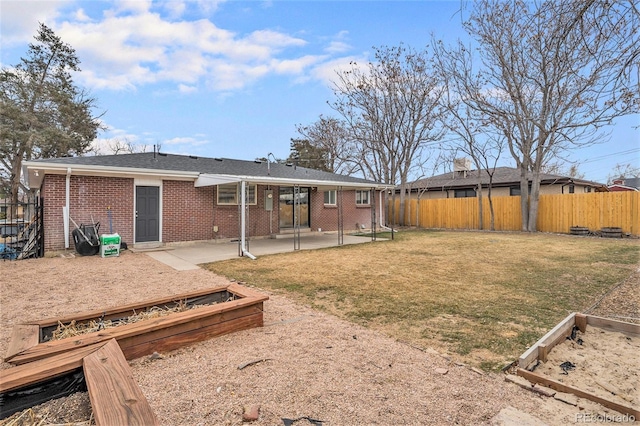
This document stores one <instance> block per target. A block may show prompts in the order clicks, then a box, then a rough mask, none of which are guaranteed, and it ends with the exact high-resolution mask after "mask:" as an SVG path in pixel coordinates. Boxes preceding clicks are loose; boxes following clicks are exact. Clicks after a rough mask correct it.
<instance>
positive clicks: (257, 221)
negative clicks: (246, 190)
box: [212, 185, 279, 238]
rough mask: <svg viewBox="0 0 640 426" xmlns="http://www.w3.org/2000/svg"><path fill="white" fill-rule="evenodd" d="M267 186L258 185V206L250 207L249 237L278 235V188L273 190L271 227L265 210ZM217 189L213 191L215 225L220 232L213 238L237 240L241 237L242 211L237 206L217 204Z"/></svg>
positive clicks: (251, 205) (247, 231) (248, 220)
mask: <svg viewBox="0 0 640 426" xmlns="http://www.w3.org/2000/svg"><path fill="white" fill-rule="evenodd" d="M266 189H267V187H266V186H263V185H258V187H257V188H256V191H257V200H256V201H257V202H256V204H249V205H248V213H247V217H248V219H247V223H248V225H247V228H246V233H247V236H249V237H252V236H258V235H259V236H266V235H269V234H270V233H278V232H279V230H278V188H277V187H272V189H273V212H272V214H271V217H272V222H271V227H269V216H270V214H269V212H268V211H266V210H265V209H264V202H265V190H266ZM216 191H217V187H214V190H213V200H214V203H213V224H212V225H215V226H217V227H218V232H217V233H215V235H214V237H213V238H237V237H239V236H240V209H239V208H238V206H237V205H219V204H218V203H217V192H216Z"/></svg>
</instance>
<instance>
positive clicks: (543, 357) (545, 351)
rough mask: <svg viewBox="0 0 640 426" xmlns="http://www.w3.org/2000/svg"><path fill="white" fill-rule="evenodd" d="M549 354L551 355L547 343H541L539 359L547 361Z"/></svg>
mask: <svg viewBox="0 0 640 426" xmlns="http://www.w3.org/2000/svg"><path fill="white" fill-rule="evenodd" d="M547 355H549V351H548V349H547V345H545V344H544V343H540V344H539V345H538V359H539V360H540V361H542V362H547Z"/></svg>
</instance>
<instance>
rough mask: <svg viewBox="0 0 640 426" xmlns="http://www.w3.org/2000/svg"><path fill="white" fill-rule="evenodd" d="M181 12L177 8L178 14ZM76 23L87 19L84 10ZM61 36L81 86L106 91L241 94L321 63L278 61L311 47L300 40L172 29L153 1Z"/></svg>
mask: <svg viewBox="0 0 640 426" xmlns="http://www.w3.org/2000/svg"><path fill="white" fill-rule="evenodd" d="M198 5H200V4H199V3H198ZM181 10H184V8H182V7H179V6H176V8H175V12H176V13H178V12H180V11H181ZM75 15H76V16H77V17H78V16H79V17H84V16H86V14H85V13H84V12H83V11H81V10H78V11H76V12H75ZM56 33H57V34H59V35H60V36H61V37H62V39H63V40H64V41H65V42H67V43H69V44H70V45H71V46H73V47H74V48H75V49H76V51H77V53H78V57H79V58H80V60H81V61H82V63H81V68H82V70H83V71H82V72H81V73H80V74H79V75H78V76H77V80H78V81H79V82H81V83H82V84H84V85H86V86H88V87H92V88H99V89H113V90H135V88H136V87H138V86H140V85H145V84H153V83H162V82H172V83H176V84H177V85H184V86H182V87H181V86H178V87H181V88H180V90H181V91H182V90H184V89H186V88H187V87H189V86H193V85H194V84H195V83H196V82H197V81H200V80H203V81H205V82H206V83H207V85H208V86H209V87H211V88H214V89H215V90H222V91H227V90H235V89H240V88H243V87H246V86H247V85H248V84H251V83H252V82H254V81H256V80H257V79H259V78H262V77H264V76H266V75H267V74H269V73H280V74H296V73H301V72H304V71H305V69H306V68H307V67H308V66H310V65H311V64H313V63H316V62H317V61H318V60H319V59H317V58H315V57H313V56H310V55H305V56H301V57H293V58H291V57H285V58H281V57H279V56H281V55H283V53H282V52H283V51H284V50H286V49H291V48H297V47H301V46H304V45H306V43H307V42H306V41H305V40H303V39H301V38H297V37H293V36H290V35H288V34H285V33H282V32H277V31H273V30H258V31H253V32H251V33H249V34H248V35H246V36H242V35H239V34H237V33H234V32H232V31H228V30H225V29H221V28H219V27H217V26H216V25H215V24H213V23H212V22H211V21H209V20H207V19H200V20H196V21H186V20H177V21H171V20H169V18H164V17H163V16H161V15H160V14H159V13H158V12H156V11H154V10H153V7H152V5H151V3H150V2H149V1H137V0H134V1H127V2H118V3H117V7H116V8H114V9H111V10H109V11H108V12H105V14H104V18H103V19H102V20H101V21H100V22H97V21H93V22H91V21H86V20H77V19H76V20H74V21H65V22H62V23H61V24H60V25H59V26H58V28H57V29H56ZM287 56H290V54H289V55H287Z"/></svg>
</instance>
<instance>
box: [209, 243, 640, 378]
mask: <svg viewBox="0 0 640 426" xmlns="http://www.w3.org/2000/svg"><path fill="white" fill-rule="evenodd" d="M395 237H396V238H395V239H394V240H389V241H377V242H373V243H366V244H360V245H348V246H341V247H335V248H329V249H322V250H302V251H298V252H293V253H286V254H278V255H271V256H262V257H260V258H258V259H257V260H255V261H251V260H249V259H247V258H241V259H234V260H229V261H224V262H216V263H211V264H208V265H207V266H206V267H207V268H208V269H209V270H211V271H213V272H215V273H217V274H221V275H224V276H226V277H228V278H231V279H235V280H237V281H243V282H246V283H247V284H248V285H253V286H256V287H260V288H264V289H268V290H271V291H274V292H277V293H282V294H286V295H287V296H288V297H291V298H293V299H295V300H297V301H298V302H300V303H304V304H307V305H310V306H312V307H314V308H316V309H320V310H323V311H326V312H329V313H331V314H334V315H336V316H339V317H342V318H345V319H347V320H349V321H353V322H356V323H359V324H362V325H364V326H366V327H369V328H372V329H376V330H379V331H381V332H383V333H386V334H388V335H390V336H393V337H395V338H396V339H398V340H402V341H406V342H408V343H410V344H412V345H415V346H418V347H422V348H427V347H432V348H435V349H436V350H439V351H441V352H445V353H449V354H451V355H453V356H454V357H455V358H457V359H461V360H463V361H465V362H468V363H471V364H473V365H477V366H480V367H482V368H484V369H498V368H500V367H502V366H504V365H505V364H507V363H509V362H511V361H513V360H514V359H516V358H517V357H518V356H519V355H520V354H521V353H522V352H524V351H525V349H526V348H527V346H529V345H531V344H533V343H534V342H535V341H536V340H538V339H539V338H540V337H541V336H543V335H544V334H545V333H546V332H547V331H548V330H549V329H551V328H552V327H553V326H554V325H555V324H557V323H558V322H559V321H560V320H561V319H562V318H564V317H565V316H566V315H567V314H568V313H570V312H573V311H584V310H586V309H588V308H589V307H590V306H592V305H593V304H594V303H595V302H596V301H597V300H598V299H599V298H600V297H602V295H604V294H605V293H606V292H607V291H608V290H610V289H611V288H613V287H614V286H615V285H616V284H618V283H620V282H621V281H623V280H624V279H626V278H627V277H628V276H629V275H630V274H631V273H632V271H633V270H634V269H635V268H637V266H638V263H639V262H640V241H639V240H630V239H624V240H622V239H604V238H590V237H586V238H585V237H574V236H567V235H553V234H525V233H488V232H448V231H404V232H400V233H397V234H396V236H395Z"/></svg>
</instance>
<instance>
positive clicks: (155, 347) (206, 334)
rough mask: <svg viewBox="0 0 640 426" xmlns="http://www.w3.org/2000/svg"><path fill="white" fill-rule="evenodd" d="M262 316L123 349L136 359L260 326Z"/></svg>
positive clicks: (126, 353) (139, 343)
mask: <svg viewBox="0 0 640 426" xmlns="http://www.w3.org/2000/svg"><path fill="white" fill-rule="evenodd" d="M261 325H262V318H261V317H259V316H258V315H255V316H250V317H242V318H238V319H235V320H232V321H228V322H225V323H224V324H222V325H217V326H212V327H207V328H202V329H193V330H189V331H186V332H184V333H180V334H175V335H172V336H169V337H166V338H163V339H160V340H154V341H147V342H138V343H137V344H136V345H135V346H127V347H126V348H124V349H123V352H124V354H125V357H126V358H127V359H135V358H139V357H141V356H145V355H149V354H152V353H153V352H165V351H170V350H174V349H177V348H181V347H183V346H185V345H189V344H193V343H196V342H200V341H203V340H206V339H210V338H212V337H216V336H220V335H223V334H229V333H233V332H236V331H240V330H246V329H249V328H255V327H260V326H261Z"/></svg>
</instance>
